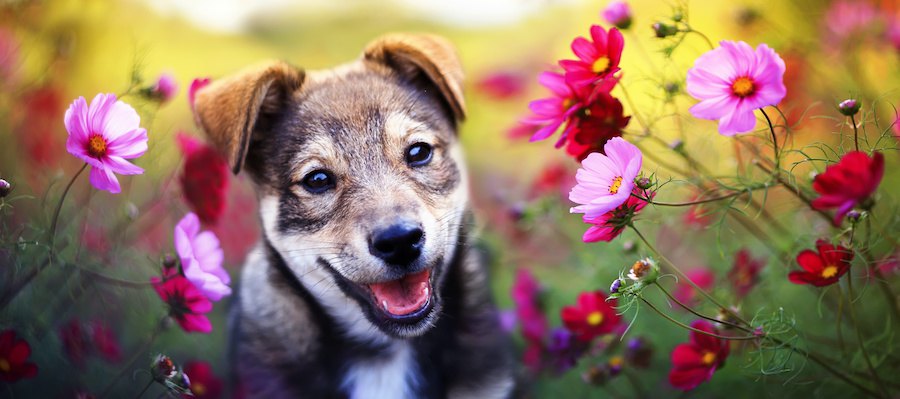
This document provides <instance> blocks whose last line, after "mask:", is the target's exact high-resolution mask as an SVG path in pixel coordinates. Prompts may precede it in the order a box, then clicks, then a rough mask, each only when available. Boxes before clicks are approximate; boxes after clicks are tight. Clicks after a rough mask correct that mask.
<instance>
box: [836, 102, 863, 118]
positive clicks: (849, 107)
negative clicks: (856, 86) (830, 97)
mask: <svg viewBox="0 0 900 399" xmlns="http://www.w3.org/2000/svg"><path fill="white" fill-rule="evenodd" d="M861 106H862V104H860V103H859V101H856V100H854V99H852V98H850V99H846V100H844V101H841V103H840V104H838V110H839V111H841V113H842V114H844V115H847V116H853V115H856V113H857V112H859V108H860V107H861Z"/></svg>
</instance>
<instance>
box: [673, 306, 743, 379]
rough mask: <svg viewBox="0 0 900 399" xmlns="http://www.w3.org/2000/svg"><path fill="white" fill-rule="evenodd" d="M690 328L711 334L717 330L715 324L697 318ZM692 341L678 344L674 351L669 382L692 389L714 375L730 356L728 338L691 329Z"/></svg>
mask: <svg viewBox="0 0 900 399" xmlns="http://www.w3.org/2000/svg"><path fill="white" fill-rule="evenodd" d="M691 327H693V328H696V329H698V330H701V331H706V332H709V333H717V331H716V329H715V328H714V327H713V326H712V324H710V323H708V322H706V321H704V320H697V321H695V322H693V323H691ZM690 337H691V338H690V342H688V343H686V344H679V345H678V346H676V347H675V350H673V351H672V370H671V371H669V382H670V383H671V384H672V386H674V387H675V388H678V389H681V390H685V391H689V390H691V389H694V388H696V387H697V385H700V384H702V383H703V382H706V381H708V380H709V379H710V378H712V375H713V373H715V372H716V370H717V369H719V368H721V367H722V366H723V365H724V364H725V359H726V358H727V357H728V352H729V345H728V341H727V340H724V339H721V338H716V337H711V336H709V335H706V334H702V333H698V332H696V331H691V335H690Z"/></svg>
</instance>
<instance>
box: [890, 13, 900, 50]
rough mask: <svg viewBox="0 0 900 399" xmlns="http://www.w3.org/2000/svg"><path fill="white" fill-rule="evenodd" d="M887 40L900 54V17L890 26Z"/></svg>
mask: <svg viewBox="0 0 900 399" xmlns="http://www.w3.org/2000/svg"><path fill="white" fill-rule="evenodd" d="M887 39H888V42H890V43H891V45H892V46H894V49H895V50H897V51H898V52H900V16H898V17H897V19H896V20H894V22H892V23H891V24H890V25H889V26H888V29H887Z"/></svg>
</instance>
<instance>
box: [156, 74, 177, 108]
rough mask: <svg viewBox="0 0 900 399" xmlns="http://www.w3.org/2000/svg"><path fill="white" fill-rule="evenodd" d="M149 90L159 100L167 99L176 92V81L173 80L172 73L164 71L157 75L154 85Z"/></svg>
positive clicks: (164, 100)
mask: <svg viewBox="0 0 900 399" xmlns="http://www.w3.org/2000/svg"><path fill="white" fill-rule="evenodd" d="M150 92H151V94H152V95H153V97H154V98H157V99H159V101H161V102H166V101H169V100H171V99H172V97H175V94H177V93H178V82H176V81H175V77H174V76H172V74H170V73H164V74H162V75H159V79H157V80H156V85H154V86H153V88H152V89H151V91H150Z"/></svg>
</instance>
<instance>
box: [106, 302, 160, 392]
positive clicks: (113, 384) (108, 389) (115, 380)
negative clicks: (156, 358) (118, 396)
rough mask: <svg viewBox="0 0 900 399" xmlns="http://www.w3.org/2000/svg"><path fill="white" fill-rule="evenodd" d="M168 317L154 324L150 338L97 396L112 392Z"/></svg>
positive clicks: (157, 334)
mask: <svg viewBox="0 0 900 399" xmlns="http://www.w3.org/2000/svg"><path fill="white" fill-rule="evenodd" d="M168 317H169V316H165V317H163V318H162V319H161V320H160V321H159V323H158V324H157V325H156V328H155V329H153V333H151V334H150V338H149V339H148V340H147V342H145V343H144V344H143V345H141V347H140V348H138V350H137V351H135V352H134V354H133V355H131V358H130V359H129V360H128V363H127V365H126V366H125V367H123V368H122V369H121V370H120V371H119V373H118V374H116V376H115V377H113V379H112V381H110V383H109V385H107V386H106V388H105V389H103V392H102V393H101V394H100V395H99V396H98V398H100V399H103V398H106V397H107V396H108V395H109V393H110V392H112V390H113V388H115V387H116V384H117V383H118V382H119V380H121V379H122V377H123V376H125V374H127V373H128V371H129V370H131V369H132V368H133V367H134V365H135V363H137V361H138V359H140V358H141V356H142V355H144V354H145V352H146V351H147V350H149V349H150V347H151V346H153V342H154V341H156V338H157V337H158V336H159V333H161V332H162V331H163V330H164V329H165V326H166V318H168Z"/></svg>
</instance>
